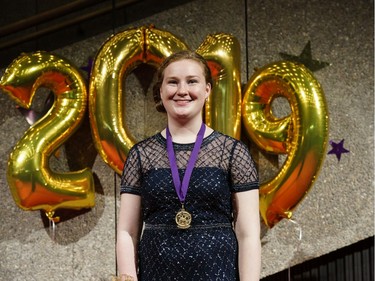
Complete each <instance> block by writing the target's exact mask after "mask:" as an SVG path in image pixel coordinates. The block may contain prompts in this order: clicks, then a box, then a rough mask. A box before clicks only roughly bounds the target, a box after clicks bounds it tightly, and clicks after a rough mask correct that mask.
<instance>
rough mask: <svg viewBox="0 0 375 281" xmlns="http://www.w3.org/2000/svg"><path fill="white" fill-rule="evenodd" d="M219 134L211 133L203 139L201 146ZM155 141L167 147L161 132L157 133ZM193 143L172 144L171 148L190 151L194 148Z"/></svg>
mask: <svg viewBox="0 0 375 281" xmlns="http://www.w3.org/2000/svg"><path fill="white" fill-rule="evenodd" d="M217 134H219V132H217V131H215V130H214V131H212V132H211V133H210V134H209V135H208V136H206V137H204V138H203V142H202V146H205V145H207V144H208V143H210V142H211V140H212V139H214V138H215V137H216V136H217ZM155 136H156V140H157V141H158V142H159V143H160V144H162V145H167V139H166V138H165V137H164V136H163V135H162V134H161V132H159V133H157V134H156V135H155ZM194 143H195V142H190V143H178V142H173V147H174V149H177V150H192V149H193V147H194Z"/></svg>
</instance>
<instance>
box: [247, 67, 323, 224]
mask: <svg viewBox="0 0 375 281" xmlns="http://www.w3.org/2000/svg"><path fill="white" fill-rule="evenodd" d="M279 96H282V97H285V98H286V99H287V100H288V101H289V104H290V106H291V115H290V116H288V117H285V118H281V119H278V118H276V117H274V116H273V115H272V112H271V107H270V105H271V103H272V101H273V100H274V99H275V98H276V97H279ZM242 110H243V122H244V126H245V129H246V131H247V133H248V134H249V135H250V137H251V138H252V139H253V140H254V142H255V143H257V145H258V146H259V147H261V148H262V149H264V150H266V151H268V152H273V153H287V154H288V156H287V159H286V160H285V162H284V164H283V166H282V168H281V169H280V171H279V173H278V174H277V175H276V177H275V178H274V179H272V180H269V181H267V182H265V183H263V184H262V185H261V187H260V212H261V215H262V218H263V220H264V222H265V223H266V225H268V226H269V227H272V226H273V225H275V224H276V223H277V222H278V221H280V220H281V219H283V218H291V216H292V211H293V209H294V208H295V207H296V205H297V204H298V203H299V202H300V201H301V200H302V199H303V197H304V196H305V195H306V194H307V192H308V191H309V188H310V187H311V186H312V184H313V183H314V181H315V179H316V177H317V173H318V172H319V169H320V166H321V164H322V161H323V158H324V155H325V149H326V146H327V135H328V113H327V107H326V103H325V98H324V94H323V91H322V89H321V87H320V85H319V83H318V82H317V80H316V79H315V78H314V77H313V75H312V73H311V72H310V71H308V69H307V68H306V67H304V66H303V65H298V64H295V63H292V62H287V61H284V62H277V63H274V64H270V65H266V66H264V67H263V68H261V69H259V70H258V71H257V72H256V73H255V74H254V75H253V76H252V78H251V79H250V80H249V82H248V84H247V88H246V91H245V96H244V100H243V108H242Z"/></svg>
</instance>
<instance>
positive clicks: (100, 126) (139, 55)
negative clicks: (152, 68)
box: [89, 27, 187, 173]
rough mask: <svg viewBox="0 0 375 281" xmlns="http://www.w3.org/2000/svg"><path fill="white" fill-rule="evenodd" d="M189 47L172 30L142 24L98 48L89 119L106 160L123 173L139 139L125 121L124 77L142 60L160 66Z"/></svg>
mask: <svg viewBox="0 0 375 281" xmlns="http://www.w3.org/2000/svg"><path fill="white" fill-rule="evenodd" d="M182 49H187V47H186V45H185V44H184V43H182V42H181V41H180V40H179V39H177V38H176V37H174V36H173V35H171V34H170V33H169V32H165V31H160V30H157V29H153V28H146V27H141V28H137V29H130V30H126V31H124V32H121V33H118V34H116V35H115V36H113V37H112V38H110V39H109V40H108V41H107V42H105V43H104V45H103V46H102V48H101V49H100V50H99V52H98V54H97V56H96V59H95V64H94V67H93V71H92V74H91V77H92V80H91V84H90V99H89V104H90V106H89V108H90V120H91V121H90V122H91V127H92V132H93V138H94V142H95V145H96V148H97V150H98V152H99V154H100V155H101V157H102V158H103V160H104V161H105V162H106V163H107V164H108V165H109V166H110V167H111V168H112V169H113V170H114V171H116V172H117V173H121V172H122V169H123V166H124V162H125V159H126V156H127V154H128V152H129V150H130V148H131V147H132V146H133V145H134V144H135V142H136V140H135V139H134V137H133V136H132V135H131V133H130V132H129V129H128V128H127V126H126V124H125V121H124V120H123V110H124V106H123V105H124V103H125V105H126V102H124V101H123V99H124V97H123V93H122V89H123V79H124V77H126V76H127V75H129V73H131V72H132V71H133V70H134V69H135V68H136V67H137V66H138V65H140V64H141V63H148V64H151V65H158V64H160V63H161V61H162V60H163V59H164V58H165V57H167V56H169V55H170V54H171V53H173V52H175V51H178V50H182Z"/></svg>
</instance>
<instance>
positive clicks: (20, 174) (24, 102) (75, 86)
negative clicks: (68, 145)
mask: <svg viewBox="0 0 375 281" xmlns="http://www.w3.org/2000/svg"><path fill="white" fill-rule="evenodd" d="M40 87H46V88H49V89H50V90H51V91H52V92H53V93H54V96H55V101H54V104H53V106H52V108H51V109H50V110H49V112H48V113H47V114H46V115H45V116H44V117H42V118H41V119H40V120H39V121H38V122H36V123H34V124H33V125H32V126H31V127H30V129H28V130H27V131H26V132H25V134H24V136H23V137H22V139H21V140H20V141H19V142H18V143H17V145H16V146H15V147H14V149H13V151H12V153H11V155H10V158H9V161H8V170H7V180H8V184H9V186H10V189H11V193H12V195H13V198H14V200H15V202H16V204H17V205H18V206H19V207H20V208H22V209H24V210H37V209H42V210H45V211H46V214H47V216H48V217H49V218H50V219H51V218H52V216H53V214H54V211H55V210H56V209H58V208H74V209H80V208H87V207H92V206H94V203H95V193H94V183H93V176H92V173H91V171H90V170H89V169H83V170H81V171H75V172H64V173H58V172H55V171H53V170H51V169H50V167H49V158H50V156H51V155H52V154H53V153H54V152H55V151H56V150H57V149H58V148H59V147H60V146H61V145H62V144H63V143H64V142H65V141H66V140H67V139H68V138H69V136H71V135H72V134H73V133H74V131H75V130H76V129H77V128H78V126H79V125H80V123H81V121H82V119H83V115H84V112H85V109H86V101H87V98H86V96H87V92H86V86H85V83H84V80H83V78H82V77H81V75H80V74H79V72H78V71H77V70H76V68H75V67H74V66H73V65H72V64H70V63H69V62H67V61H66V60H65V59H63V58H60V57H58V56H56V55H52V54H48V53H46V52H36V53H32V54H23V55H21V56H20V57H19V58H17V59H16V60H14V61H13V63H12V64H11V65H10V66H9V67H8V68H7V69H6V71H5V74H4V76H3V77H2V78H1V81H0V88H1V89H2V90H3V91H5V92H6V93H7V94H8V95H9V96H10V97H11V98H13V99H14V100H15V101H16V102H17V103H18V104H19V105H20V106H21V107H24V108H30V106H31V104H32V101H33V98H34V95H35V93H36V91H37V89H38V88H40Z"/></svg>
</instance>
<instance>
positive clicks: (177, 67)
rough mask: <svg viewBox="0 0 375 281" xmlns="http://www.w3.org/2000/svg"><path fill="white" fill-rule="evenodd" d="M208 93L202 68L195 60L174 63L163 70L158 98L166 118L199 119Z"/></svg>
mask: <svg viewBox="0 0 375 281" xmlns="http://www.w3.org/2000/svg"><path fill="white" fill-rule="evenodd" d="M210 91H211V85H210V83H208V82H207V81H206V78H205V75H204V68H203V66H202V65H201V63H199V62H197V61H195V60H192V59H182V60H178V61H174V62H172V63H170V64H169V65H168V66H167V67H166V68H165V70H164V75H163V82H162V84H161V87H160V97H161V100H162V102H163V106H164V108H165V110H166V112H167V114H168V117H171V118H179V119H181V118H183V119H186V118H190V119H192V118H201V116H202V115H201V114H202V109H203V106H204V103H205V100H206V98H208V96H209V94H210Z"/></svg>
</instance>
